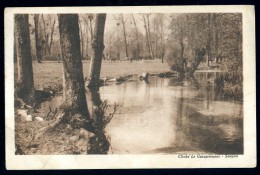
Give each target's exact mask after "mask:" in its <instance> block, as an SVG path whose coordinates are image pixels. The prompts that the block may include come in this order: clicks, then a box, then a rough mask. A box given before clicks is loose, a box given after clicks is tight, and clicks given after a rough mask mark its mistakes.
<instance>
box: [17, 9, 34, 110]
mask: <svg viewBox="0 0 260 175" xmlns="http://www.w3.org/2000/svg"><path fill="white" fill-rule="evenodd" d="M15 36H16V38H15V39H16V54H17V68H18V77H17V96H18V97H19V98H21V99H22V100H23V101H24V102H25V103H27V104H29V105H34V102H35V90H34V80H33V68H32V56H31V46H30V34H29V23H28V15H27V14H24V15H15Z"/></svg>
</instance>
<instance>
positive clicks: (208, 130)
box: [41, 73, 243, 154]
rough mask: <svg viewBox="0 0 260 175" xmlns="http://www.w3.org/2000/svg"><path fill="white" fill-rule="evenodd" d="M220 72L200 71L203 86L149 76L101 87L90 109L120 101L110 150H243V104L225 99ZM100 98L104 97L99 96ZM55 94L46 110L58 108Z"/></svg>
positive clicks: (89, 97) (111, 128)
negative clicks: (219, 88) (218, 77)
mask: <svg viewBox="0 0 260 175" xmlns="http://www.w3.org/2000/svg"><path fill="white" fill-rule="evenodd" d="M215 76H216V73H196V74H195V78H196V80H197V82H198V84H199V86H197V87H194V86H191V85H189V83H188V82H181V83H180V82H177V81H176V79H170V78H158V77H149V81H139V80H135V81H128V82H124V83H121V84H115V83H112V84H110V85H108V86H102V87H100V89H99V91H97V92H96V95H94V97H93V94H92V95H91V94H90V93H89V92H88V93H87V100H88V106H89V109H90V110H91V108H92V106H93V104H95V103H97V102H98V101H100V100H101V101H104V100H108V102H109V104H111V105H113V104H114V103H116V104H117V105H118V108H117V111H116V113H115V115H114V117H113V119H112V120H111V121H110V123H109V124H108V125H107V127H106V129H105V133H106V135H107V136H108V137H107V138H108V140H109V142H110V146H111V147H110V151H109V153H110V154H178V153H207V154H243V104H242V103H241V102H237V101H232V100H227V99H225V98H220V97H218V95H217V94H216V93H215V90H214V88H215V87H214V81H213V80H214V77H215ZM99 98H100V99H99ZM61 102H62V97H60V96H56V97H54V98H53V99H52V100H51V102H45V103H43V104H42V106H41V108H46V109H47V108H48V107H49V104H50V106H51V107H52V108H56V107H58V106H59V105H60V104H61Z"/></svg>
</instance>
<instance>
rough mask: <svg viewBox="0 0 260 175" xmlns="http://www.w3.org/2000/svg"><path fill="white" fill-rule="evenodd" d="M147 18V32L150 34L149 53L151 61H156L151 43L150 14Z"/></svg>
mask: <svg viewBox="0 0 260 175" xmlns="http://www.w3.org/2000/svg"><path fill="white" fill-rule="evenodd" d="M146 17H147V32H148V42H149V51H150V55H151V59H152V60H153V59H154V53H153V47H152V41H151V30H150V19H149V14H146Z"/></svg>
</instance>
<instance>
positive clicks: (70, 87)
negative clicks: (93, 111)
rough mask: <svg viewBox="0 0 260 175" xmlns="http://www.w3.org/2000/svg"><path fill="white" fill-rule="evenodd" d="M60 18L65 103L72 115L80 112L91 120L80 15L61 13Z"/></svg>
mask: <svg viewBox="0 0 260 175" xmlns="http://www.w3.org/2000/svg"><path fill="white" fill-rule="evenodd" d="M58 20H59V31H60V45H61V51H62V58H63V71H64V80H63V81H64V85H65V87H63V89H64V90H63V91H64V97H63V98H64V101H65V102H64V104H66V106H68V108H70V111H69V112H70V113H71V114H72V116H73V115H75V114H80V115H81V116H83V118H84V119H86V120H89V119H90V117H89V112H88V109H87V102H86V95H85V86H84V78H83V69H82V60H81V56H80V39H79V25H78V15H77V14H70V15H67V14H59V15H58Z"/></svg>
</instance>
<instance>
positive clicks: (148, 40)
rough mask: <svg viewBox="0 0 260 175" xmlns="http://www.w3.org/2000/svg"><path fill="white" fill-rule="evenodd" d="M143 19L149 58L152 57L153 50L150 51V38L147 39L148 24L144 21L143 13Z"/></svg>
mask: <svg viewBox="0 0 260 175" xmlns="http://www.w3.org/2000/svg"><path fill="white" fill-rule="evenodd" d="M143 21H144V28H145V36H146V42H147V47H148V50H149V54H150V57H151V59H153V52H152V49H151V45H150V44H151V43H150V39H149V31H148V24H147V23H148V22H146V19H145V15H143Z"/></svg>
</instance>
